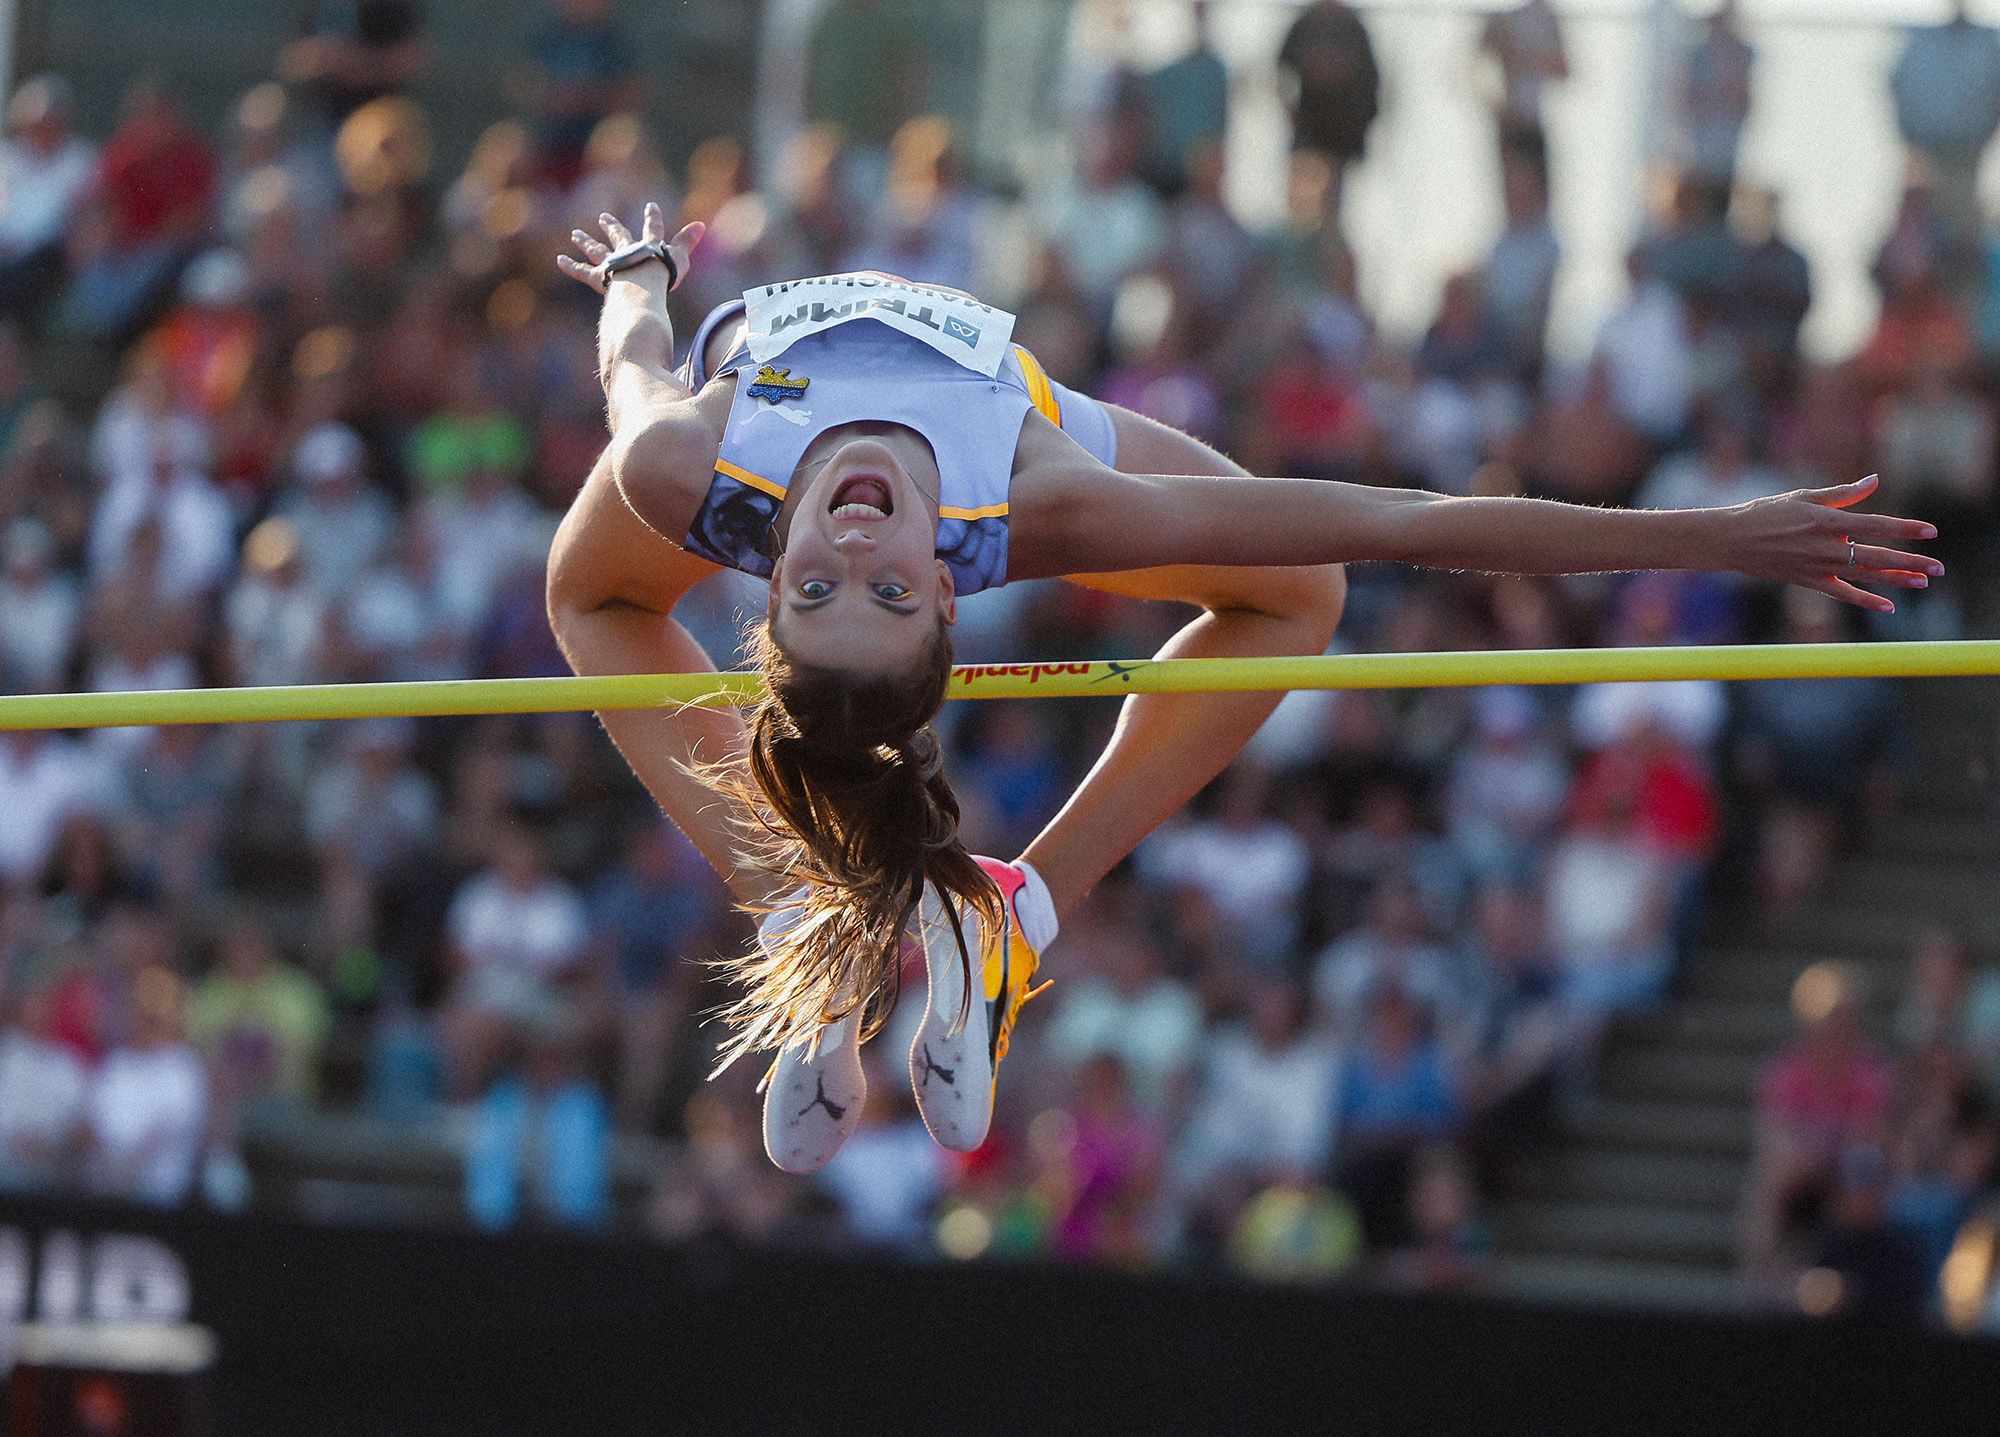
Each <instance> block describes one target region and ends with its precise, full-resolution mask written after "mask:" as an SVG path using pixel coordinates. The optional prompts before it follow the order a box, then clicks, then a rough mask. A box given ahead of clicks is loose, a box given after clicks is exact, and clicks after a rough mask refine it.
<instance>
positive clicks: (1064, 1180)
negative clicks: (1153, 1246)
mask: <svg viewBox="0 0 2000 1437" xmlns="http://www.w3.org/2000/svg"><path fill="white" fill-rule="evenodd" d="M1074 1091H1075V1096H1074V1097H1073V1098H1072V1099H1071V1100H1070V1101H1069V1102H1068V1103H1067V1104H1066V1105H1065V1106H1064V1107H1063V1108H1062V1109H1061V1110H1056V1111H1054V1113H1053V1114H1052V1115H1053V1116H1055V1117H1056V1118H1057V1119H1058V1120H1059V1121H1057V1122H1056V1123H1055V1124H1054V1125H1053V1136H1052V1137H1050V1138H1049V1140H1048V1142H1047V1144H1046V1151H1045V1152H1043V1153H1042V1154H1040V1156H1041V1157H1042V1159H1043V1174H1042V1177H1041V1179H1040V1181H1038V1182H1037V1184H1036V1186H1037V1188H1038V1189H1040V1190H1041V1191H1043V1192H1044V1193H1045V1194H1046V1200H1047V1201H1048V1202H1049V1204H1050V1209H1051V1211H1050V1214H1049V1218H1050V1221H1049V1250H1050V1252H1051V1253H1052V1254H1053V1255H1054V1256H1056V1257H1059V1258H1067V1259H1070V1260H1072V1261H1090V1260H1094V1261H1099V1262H1120V1263H1122V1262H1129V1261H1132V1260H1133V1259H1136V1258H1140V1257H1142V1255H1143V1254H1144V1251H1145V1246H1146V1237H1147V1234H1146V1232H1145V1224H1144V1217H1145V1208H1146V1203H1147V1200H1148V1199H1149V1198H1150V1197H1151V1196H1152V1192H1153V1189H1154V1186H1155V1183H1156V1180H1157V1176H1158V1173H1157V1170H1158V1165H1159V1159H1160V1148H1161V1135H1160V1132H1159V1130H1158V1127H1157V1125H1156V1124H1155V1123H1154V1121H1153V1119H1152V1118H1151V1117H1150V1116H1149V1115H1148V1113H1147V1112H1146V1110H1145V1109H1144V1108H1142V1107H1140V1106H1139V1105H1138V1104H1136V1103H1135V1102H1134V1101H1133V1097H1132V1093H1131V1091H1130V1089H1129V1088H1128V1087H1127V1085H1126V1082H1125V1069H1124V1066H1123V1065H1122V1064H1121V1063H1120V1062H1119V1061H1118V1059H1117V1058H1116V1057H1114V1056H1112V1055H1111V1054H1108V1053H1105V1054H1100V1055H1098V1056H1097V1057H1094V1058H1092V1059H1090V1060H1089V1061H1088V1062H1087V1063H1085V1064H1084V1065H1083V1067H1082V1069H1081V1070H1080V1071H1079V1072H1078V1073H1077V1074H1076V1077H1075V1090H1074ZM1049 1116H1051V1114H1045V1115H1044V1119H1046V1118H1047V1117H1049ZM1037 1121H1042V1119H1038V1120H1037ZM1031 1141H1032V1139H1031Z"/></svg>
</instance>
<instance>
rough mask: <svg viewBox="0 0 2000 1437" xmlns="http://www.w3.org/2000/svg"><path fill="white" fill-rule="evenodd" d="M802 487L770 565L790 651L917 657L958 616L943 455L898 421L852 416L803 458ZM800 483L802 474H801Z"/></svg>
mask: <svg viewBox="0 0 2000 1437" xmlns="http://www.w3.org/2000/svg"><path fill="white" fill-rule="evenodd" d="M800 470H801V477H806V476H809V477H807V478H806V484H805V488H804V491H803V492H802V493H801V494H800V496H799V499H798V503H797V507H796V508H794V509H793V511H792V516H791V528H790V529H789V531H788V532H787V533H786V535H785V543H784V553H783V556H782V557H781V558H780V559H779V561H778V564H777V567H776V569H775V570H774V571H773V572H772V575H771V632H772V635H773V637H774V638H776V640H777V642H778V644H779V646H780V647H781V648H782V649H783V650H784V651H785V653H786V654H787V655H788V656H790V657H791V658H792V659H794V660H796V661H798V662H801V663H807V664H813V665H816V666H819V667H824V668H840V669H859V670H867V671H873V672H879V671H884V670H891V669H901V668H904V667H907V666H908V665H909V664H911V663H913V662H916V661H917V660H919V659H920V658H921V657H922V656H923V654H924V653H925V652H926V651H927V650H928V648H929V646H930V644H931V643H932V641H933V638H934V636H935V635H936V633H937V626H938V621H939V619H940V618H942V619H943V621H944V622H945V623H947V624H949V623H951V622H952V621H953V620H955V619H956V618H957V617H958V613H957V601H956V596H955V593H954V590H953V587H952V579H951V570H950V569H948V568H947V567H946V566H945V565H944V563H943V562H942V561H941V560H940V559H939V558H938V557H937V494H938V491H939V487H940V486H939V480H938V472H937V463H936V461H935V460H934V459H933V458H932V457H931V451H930V446H929V445H928V444H926V443H925V442H924V441H923V439H922V438H920V437H919V436H918V435H917V434H915V433H914V432H913V431H911V430H908V429H904V428H902V427H901V426H898V425H893V424H848V425H842V426H841V427H840V428H839V429H837V430H833V431H829V433H827V434H823V435H821V436H820V437H819V438H818V439H817V440H815V441H814V443H813V447H812V448H811V449H808V450H807V451H806V454H805V456H804V458H803V459H802V460H801V461H800ZM795 482H796V481H795Z"/></svg>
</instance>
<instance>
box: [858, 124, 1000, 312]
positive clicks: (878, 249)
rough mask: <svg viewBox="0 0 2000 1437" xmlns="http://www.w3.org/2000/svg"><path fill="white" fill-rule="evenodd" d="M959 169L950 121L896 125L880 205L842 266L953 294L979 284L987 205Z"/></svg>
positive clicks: (956, 143)
mask: <svg viewBox="0 0 2000 1437" xmlns="http://www.w3.org/2000/svg"><path fill="white" fill-rule="evenodd" d="M961 168H962V167H961V162H960V160H959V156H958V142H957V139H956V137H955V136H954V134H953V132H952V127H951V125H950V123H949V122H948V121H946V120H944V119H942V118H941V117H939V116H937V115H920V116H918V117H917V118H915V119H913V120H909V121H907V122H905V123H904V124H902V125H900V126H898V127H897V129H896V133H895V134H894V135H893V136H892V137H891V138H890V141H889V174H888V179H887V181H886V184H885V186H884V191H883V195H882V203H881V205H880V207H879V209H878V210H877V212H876V214H875V215H874V216H873V218H872V221H871V222H870V223H869V224H868V225H867V226H866V228H865V229H864V230H863V232H862V234H861V236H860V238H859V239H858V240H857V242H856V244H855V247H854V248H853V249H851V250H849V251H848V253H847V255H846V256H845V258H844V259H843V261H842V264H841V268H842V269H847V270H855V269H881V270H887V271H888V272H889V273H890V274H900V275H905V276H907V277H909V278H911V279H917V280H923V281H926V282H928V283H931V284H942V285H947V286H949V287H951V288H953V289H964V288H966V287H967V286H968V285H973V284H977V283H978V282H979V276H980V273H981V261H980V219H981V215H982V213H983V208H984V206H983V202H982V200H981V198H980V196H979V195H977V194H976V193H974V192H973V190H972V189H971V187H970V186H968V185H967V184H966V183H965V180H964V177H963V175H962V173H961Z"/></svg>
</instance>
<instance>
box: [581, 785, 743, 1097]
mask: <svg viewBox="0 0 2000 1437" xmlns="http://www.w3.org/2000/svg"><path fill="white" fill-rule="evenodd" d="M702 872H703V869H702V860H701V856H700V855H699V854H698V853H696V852H695V851H694V849H693V846H692V845H691V844H689V843H688V841H687V839H685V838H683V837H682V836H681V834H680V832H679V830H677V829H675V828H672V827H671V826H669V825H667V824H665V823H662V822H660V821H659V819H658V818H657V817H655V816H650V815H649V816H648V817H647V818H646V819H645V820H644V821H642V822H640V823H637V824H634V825H633V826H632V828H631V831H630V832H629V833H628V834H627V836H626V839H625V844H624V848H623V851H622V852H621V853H620V855H619V858H618V861H617V863H616V864H615V865H614V866H613V867H612V868H611V869H610V871H609V872H607V873H606V874H604V876H603V877H601V878H600V879H598V880H597V882H596V883H595V884H594V885H593V886H592V888H591V891H590V928H591V940H592V944H593V946H594V948H595V950H596V955H597V957H598V960H599V962H600V963H601V964H602V966H603V969H604V980H603V981H604V986H605V991H606V993H607V994H608V996H609V997H610V999H611V1002H612V1005H613V1007H612V1019H613V1022H614V1024H615V1026H616V1030H617V1036H618V1042H619V1049H618V1102H617V1114H618V1123H619V1126H620V1127H621V1128H624V1129H626V1130H628V1131H632V1132H641V1133H643V1132H649V1131H651V1130H652V1128H653V1126H654V1123H655V1120H656V1119H657V1118H658V1116H659V1111H660V1104H661V1102H662V1100H663V1099H664V1098H665V1095H666V1094H665V1089H666V1080H667V1073H668V1068H669V1066H670V1062H671V1059H672V1057H673V1054H674V1047H673V1044H674V1039H675V1037H676V1036H677V1030H678V1029H679V1027H680V1025H681V1023H682V1021H683V1020H684V1019H685V1017H686V1016H687V1009H688V1006H689V995H690V989H691V988H692V986H693V979H692V977H691V976H690V975H691V972H692V969H691V964H693V963H696V962H699V961H701V959H702V957H703V956H704V952H703V950H704V949H705V948H706V947H707V946H709V945H710V944H712V943H719V941H720V935H719V933H718V931H717V930H718V926H719V924H720V923H721V922H722V920H723V914H722V913H721V912H720V911H719V906H718V903H717V895H716V894H715V892H714V890H713V888H712V887H710V886H709V885H708V884H707V883H705V882H704V881H703V880H702Z"/></svg>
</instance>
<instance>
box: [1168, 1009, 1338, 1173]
mask: <svg viewBox="0 0 2000 1437" xmlns="http://www.w3.org/2000/svg"><path fill="white" fill-rule="evenodd" d="M1339 1076H1340V1050H1339V1048H1338V1046H1337V1045H1336V1044H1335V1043H1334V1041H1333V1040H1332V1039H1331V1038H1329V1037H1327V1036H1326V1035H1325V1034H1324V1033H1320V1032H1315V1031H1313V1030H1310V1029H1308V1028H1307V1027H1306V1026H1305V998H1304V995H1303V994H1301V993H1300V992H1298V990H1297V989H1296V988H1295V987H1294V986H1293V985H1292V984H1291V983H1289V982H1287V981H1285V980H1284V979H1278V978H1270V979H1266V980H1264V982H1262V983H1260V984H1259V985H1258V986H1257V987H1256V988H1255V989H1254V990H1253V991H1252V993H1251V995H1250V1005H1249V1014H1248V1016H1247V1019H1246V1021H1245V1022H1244V1024H1243V1025H1242V1026H1241V1027H1235V1028H1230V1029H1227V1030H1225V1031H1223V1032H1222V1033H1219V1034H1218V1035H1217V1036H1216V1037H1215V1039H1214V1041H1213V1042H1211V1043H1210V1044H1209V1049H1208V1060H1207V1064H1206V1068H1205V1071H1204V1072H1203V1074H1202V1082H1201V1090H1200V1093H1199V1095H1198V1096H1197V1098H1196V1099H1195V1104H1194V1110H1193V1112H1192V1113H1191V1114H1190V1116H1189V1118H1188V1125H1187V1128H1186V1130H1185V1131H1184V1133H1183V1134H1182V1138H1181V1143H1180V1147H1179V1151H1178V1152H1177V1153H1176V1155H1175V1159H1174V1165H1173V1166H1174V1173H1175V1179H1176V1185H1177V1186H1178V1187H1179V1188H1180V1189H1181V1190H1182V1191H1183V1192H1184V1193H1187V1194H1189V1195H1193V1194H1195V1193H1197V1192H1199V1191H1200V1190H1201V1189H1202V1188H1204V1187H1206V1186H1208V1185H1209V1184H1210V1183H1212V1182H1214V1181H1215V1180H1216V1179H1218V1178H1221V1177H1225V1176H1227V1175H1232V1174H1237V1175H1242V1176H1246V1177H1248V1178H1250V1179H1251V1180H1252V1181H1257V1182H1269V1181H1275V1180H1283V1179H1288V1178H1292V1179H1295V1178H1313V1177H1316V1176H1318V1174H1319V1173H1321V1172H1322V1171H1323V1170H1324V1168H1325V1167H1326V1164H1327V1161H1328V1159H1329V1157H1330V1156H1331V1155H1332V1152H1333V1145H1334V1137H1335V1128H1336V1117H1335V1104H1334V1084H1335V1082H1336V1081H1337V1080H1338V1078H1339Z"/></svg>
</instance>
